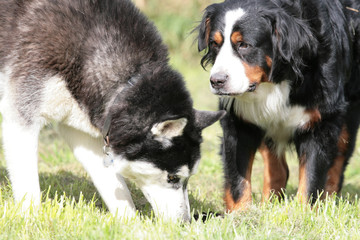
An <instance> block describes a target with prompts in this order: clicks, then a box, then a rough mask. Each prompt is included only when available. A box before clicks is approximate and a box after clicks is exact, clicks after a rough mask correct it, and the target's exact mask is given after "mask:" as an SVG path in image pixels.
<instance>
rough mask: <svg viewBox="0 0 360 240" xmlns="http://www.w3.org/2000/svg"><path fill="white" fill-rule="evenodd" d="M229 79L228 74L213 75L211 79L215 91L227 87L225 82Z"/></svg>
mask: <svg viewBox="0 0 360 240" xmlns="http://www.w3.org/2000/svg"><path fill="white" fill-rule="evenodd" d="M228 77H229V76H228V75H227V74H225V73H214V74H212V75H211V77H210V83H211V86H212V87H213V88H214V89H219V88H222V87H223V86H224V85H225V82H226V81H227V79H228Z"/></svg>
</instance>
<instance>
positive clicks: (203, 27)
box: [195, 9, 211, 52]
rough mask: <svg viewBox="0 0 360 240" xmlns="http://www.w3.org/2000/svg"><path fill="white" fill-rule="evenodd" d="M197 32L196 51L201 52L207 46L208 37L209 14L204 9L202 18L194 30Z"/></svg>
mask: <svg viewBox="0 0 360 240" xmlns="http://www.w3.org/2000/svg"><path fill="white" fill-rule="evenodd" d="M195 30H198V32H199V34H198V51H199V52H201V51H202V50H204V49H205V48H207V46H208V45H209V37H210V31H211V29H210V14H209V12H208V11H207V10H206V9H205V12H204V15H203V18H202V20H201V23H200V24H199V26H198V27H197V28H196V29H195Z"/></svg>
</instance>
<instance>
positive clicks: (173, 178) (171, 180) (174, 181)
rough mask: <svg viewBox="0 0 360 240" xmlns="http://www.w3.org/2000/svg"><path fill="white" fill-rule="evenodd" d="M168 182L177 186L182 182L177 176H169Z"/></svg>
mask: <svg viewBox="0 0 360 240" xmlns="http://www.w3.org/2000/svg"><path fill="white" fill-rule="evenodd" d="M167 182H168V183H172V184H176V183H178V182H180V178H179V176H177V175H174V174H169V175H168V178H167Z"/></svg>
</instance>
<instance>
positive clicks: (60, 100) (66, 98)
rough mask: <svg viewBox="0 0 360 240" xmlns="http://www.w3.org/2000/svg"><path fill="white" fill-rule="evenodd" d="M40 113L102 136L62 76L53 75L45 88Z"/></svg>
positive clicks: (95, 135) (45, 116)
mask: <svg viewBox="0 0 360 240" xmlns="http://www.w3.org/2000/svg"><path fill="white" fill-rule="evenodd" d="M42 93H43V99H42V105H41V109H40V115H41V116H42V117H44V118H45V119H46V120H47V121H56V122H60V123H63V124H65V125H68V126H70V127H73V128H75V129H78V130H80V131H83V132H85V133H88V134H90V135H91V136H93V137H99V136H101V134H100V132H99V130H98V129H97V128H95V127H94V126H93V125H92V124H91V122H90V118H89V116H88V114H86V113H85V112H84V110H82V109H81V108H80V106H79V104H78V103H77V102H76V100H75V99H74V98H73V97H72V95H71V93H70V92H69V91H68V90H67V88H66V85H65V81H64V80H63V79H62V78H60V77H52V78H51V79H49V80H48V81H47V82H46V85H45V87H44V89H43V92H42Z"/></svg>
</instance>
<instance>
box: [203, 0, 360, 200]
mask: <svg viewBox="0 0 360 240" xmlns="http://www.w3.org/2000/svg"><path fill="white" fill-rule="evenodd" d="M237 8H242V9H244V11H245V15H244V16H243V17H242V18H241V19H240V20H238V22H237V23H236V24H235V26H234V29H233V31H237V30H240V32H241V33H242V34H243V38H244V39H245V40H244V41H246V42H247V43H249V44H250V46H251V48H249V50H247V51H246V52H245V53H244V54H239V53H238V52H237V50H236V49H235V46H234V54H238V55H239V58H240V59H241V60H242V61H244V62H246V63H247V64H250V65H252V66H260V67H261V68H262V69H264V72H265V73H266V75H267V76H268V78H269V82H271V83H274V84H279V83H281V82H282V81H284V80H287V81H290V85H291V92H290V95H289V104H290V105H291V106H295V105H297V106H303V107H305V108H306V109H308V110H311V109H317V110H318V111H319V113H320V115H321V120H320V121H318V122H316V124H314V125H313V126H311V127H310V128H308V129H302V128H301V129H300V128H299V129H296V131H295V133H294V134H293V136H292V137H291V139H289V142H292V143H294V144H295V146H296V150H297V153H298V155H299V159H300V164H305V165H306V169H307V176H306V178H307V182H308V184H307V192H308V196H309V197H310V196H317V191H318V190H322V189H324V187H325V184H326V181H327V171H328V169H330V168H331V167H332V166H333V164H334V159H335V158H336V157H337V156H339V155H341V154H344V155H345V161H344V166H343V169H342V172H341V173H340V175H341V176H340V178H341V181H340V182H339V185H338V190H339V191H340V189H341V187H342V183H343V172H344V170H345V167H346V165H347V164H348V161H349V158H350V156H351V155H352V152H353V149H354V145H355V140H356V133H357V129H358V126H359V117H360V112H359V100H360V85H359V84H360V65H359V61H360V58H359V53H360V50H359V49H360V38H359V37H358V36H359V33H360V32H359V30H360V12H359V10H360V2H359V1H355V0H342V1H339V0H335V1H327V0H300V1H294V0H257V1H252V0H227V1H225V2H223V3H219V4H212V5H210V6H208V7H207V8H206V10H205V12H204V16H203V19H202V22H201V23H200V25H199V26H198V28H197V30H198V31H199V36H198V49H199V51H202V50H206V51H205V55H204V56H203V58H202V60H201V64H202V66H203V67H206V65H207V64H214V63H215V60H216V57H217V54H218V52H219V51H220V49H221V46H219V45H217V44H214V42H213V41H214V40H213V39H211V36H212V33H214V32H215V31H220V32H222V31H224V24H225V23H224V16H225V14H226V12H227V11H229V10H233V9H237ZM265 56H268V57H270V59H271V60H272V64H271V68H270V69H267V68H266V66H265ZM220 108H221V109H226V106H224V105H223V104H222V102H221V103H220ZM230 109H232V108H230ZM228 110H229V109H228ZM221 124H222V127H223V130H224V140H223V150H222V155H223V159H224V168H225V178H226V185H228V186H230V187H231V191H232V195H233V198H234V200H235V201H237V199H239V196H241V194H242V190H241V187H239V183H240V182H241V179H244V178H245V172H246V170H247V164H248V161H249V157H248V155H249V154H252V153H253V152H254V151H256V149H257V148H258V147H259V146H260V144H261V142H262V141H264V142H266V145H267V146H268V147H270V148H272V147H273V146H274V145H276V142H275V143H274V142H273V140H272V139H264V133H265V132H264V131H263V130H261V128H259V127H258V126H255V125H253V124H251V123H247V122H245V121H244V120H243V119H242V118H241V116H236V114H235V113H234V112H233V111H232V110H230V111H229V112H228V114H227V116H226V117H225V118H224V119H222V121H221ZM343 129H345V131H346V132H347V134H348V136H349V138H348V140H347V142H346V150H345V153H343V152H341V150H340V149H339V147H338V144H339V138H341V137H340V135H341V133H342V130H343ZM239 179H240V180H239Z"/></svg>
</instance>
